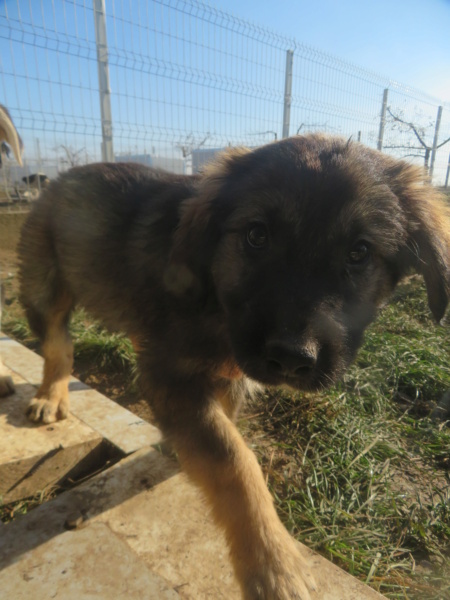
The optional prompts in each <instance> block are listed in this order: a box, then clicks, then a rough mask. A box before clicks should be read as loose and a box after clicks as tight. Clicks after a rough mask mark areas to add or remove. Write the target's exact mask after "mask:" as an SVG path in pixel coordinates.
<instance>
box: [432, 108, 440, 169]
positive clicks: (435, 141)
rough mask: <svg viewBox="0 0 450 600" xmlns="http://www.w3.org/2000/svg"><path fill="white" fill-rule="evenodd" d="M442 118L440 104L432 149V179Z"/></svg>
mask: <svg viewBox="0 0 450 600" xmlns="http://www.w3.org/2000/svg"><path fill="white" fill-rule="evenodd" d="M441 118H442V106H439V107H438V113H437V118H436V125H435V128H434V139H433V148H432V150H431V165H430V180H432V179H433V171H434V161H435V160H436V151H437V145H438V139H439V128H440V126H441Z"/></svg>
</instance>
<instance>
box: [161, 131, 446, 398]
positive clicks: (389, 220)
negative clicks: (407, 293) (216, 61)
mask: <svg viewBox="0 0 450 600" xmlns="http://www.w3.org/2000/svg"><path fill="white" fill-rule="evenodd" d="M172 265H175V267H176V268H175V271H174V272H176V273H179V274H180V279H179V280H178V282H177V283H176V285H175V286H174V287H173V289H174V291H175V292H176V293H177V294H179V295H181V296H183V295H186V296H188V295H191V297H195V298H200V297H205V296H207V297H208V298H209V299H210V300H211V298H213V301H214V302H213V303H214V304H215V305H216V306H218V307H219V309H220V310H221V311H222V312H223V314H224V318H225V321H226V325H227V331H228V332H229V338H230V343H231V347H232V349H233V352H234V355H235V358H236V360H237V362H238V364H239V366H240V367H241V369H242V370H243V371H244V372H245V373H246V374H247V375H248V376H250V377H251V378H254V379H256V380H259V381H261V382H263V383H268V384H277V385H278V384H283V383H285V384H288V385H290V386H292V387H296V388H303V389H316V388H318V387H321V386H323V385H326V384H328V383H332V382H333V381H335V380H336V378H337V377H339V376H340V375H341V374H342V373H343V371H344V370H345V368H346V367H347V366H348V364H349V363H350V361H351V360H352V358H353V357H354V355H355V353H356V350H357V348H358V347H359V345H360V343H361V340H362V335H363V332H364V329H365V328H366V326H367V325H368V324H369V323H370V322H371V321H372V320H373V318H374V317H375V315H376V312H377V308H378V307H379V306H380V305H381V304H382V303H383V302H384V301H385V300H386V299H387V297H388V296H389V294H390V293H391V292H392V290H393V289H394V287H395V285H396V284H397V282H398V281H399V280H400V279H401V278H402V277H403V276H404V275H406V274H407V273H408V272H409V271H410V270H412V269H415V270H416V271H418V272H420V273H421V274H422V275H423V276H424V279H425V282H426V286H427V291H428V299H429V305H430V308H431V311H432V313H433V315H434V316H435V318H436V320H438V321H439V320H440V319H441V318H442V317H443V315H444V311H445V309H446V306H447V302H448V298H449V289H450V276H449V273H450V225H449V214H448V210H447V209H446V208H445V205H444V204H443V203H442V202H441V201H440V200H439V198H437V197H436V192H435V191H433V190H432V188H430V187H428V186H427V185H426V184H424V182H423V176H422V173H421V171H420V170H419V169H417V168H415V167H412V166H410V165H408V164H407V163H404V162H400V161H397V160H395V159H392V158H390V157H387V156H384V155H382V154H380V153H378V152H376V151H373V150H370V149H368V148H365V147H364V146H361V145H360V144H353V143H346V142H345V141H343V140H341V139H336V138H327V137H323V136H318V135H312V136H307V137H296V138H290V139H288V140H283V141H281V142H278V143H274V144H271V145H268V146H265V147H263V148H259V149H257V150H254V151H251V152H250V151H244V150H239V151H236V152H232V153H230V154H228V155H225V156H223V157H222V158H221V159H220V160H219V161H218V162H217V163H216V164H215V165H213V166H212V167H211V168H210V169H209V170H208V171H207V173H206V174H205V176H204V178H203V180H202V182H201V184H200V188H199V193H198V195H197V196H196V197H195V198H192V199H190V200H189V201H187V202H186V204H185V208H184V214H183V216H182V221H181V225H180V228H179V230H178V232H177V235H176V240H175V245H174V253H173V257H172Z"/></svg>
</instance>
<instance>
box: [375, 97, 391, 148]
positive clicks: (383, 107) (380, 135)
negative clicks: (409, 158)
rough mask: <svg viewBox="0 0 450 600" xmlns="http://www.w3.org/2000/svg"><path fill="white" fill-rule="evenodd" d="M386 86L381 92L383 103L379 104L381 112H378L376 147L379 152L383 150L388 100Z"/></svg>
mask: <svg viewBox="0 0 450 600" xmlns="http://www.w3.org/2000/svg"><path fill="white" fill-rule="evenodd" d="M388 92H389V90H388V88H386V89H385V90H384V92H383V104H382V105H381V114H380V129H379V131H378V144H377V148H378V150H379V151H380V152H381V151H382V150H383V138H384V127H385V125H386V109H387V100H388Z"/></svg>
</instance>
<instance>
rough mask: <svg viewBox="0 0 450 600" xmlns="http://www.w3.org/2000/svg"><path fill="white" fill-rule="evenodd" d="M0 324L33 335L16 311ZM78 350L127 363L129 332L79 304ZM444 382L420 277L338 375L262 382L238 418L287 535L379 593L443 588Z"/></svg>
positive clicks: (448, 563) (442, 596)
mask: <svg viewBox="0 0 450 600" xmlns="http://www.w3.org/2000/svg"><path fill="white" fill-rule="evenodd" d="M4 328H5V330H6V331H7V332H9V333H11V334H13V335H14V336H15V337H17V338H18V339H20V340H22V341H23V342H24V343H26V344H27V345H31V346H33V344H35V341H33V339H32V338H31V336H30V333H29V331H28V328H27V326H26V323H25V321H24V320H23V319H22V318H21V317H20V315H17V314H15V315H14V316H13V315H12V314H8V311H7V312H6V314H5V319H4ZM71 329H72V334H73V337H74V345H75V354H76V357H77V358H78V359H86V360H92V361H95V362H96V363H97V364H98V365H99V369H103V370H104V371H105V372H111V371H114V372H115V373H116V372H117V371H123V372H124V374H125V375H126V374H130V373H132V372H133V371H134V368H135V357H134V353H133V350H132V348H131V345H130V343H129V341H128V340H126V339H125V338H123V337H121V336H119V335H110V334H107V333H106V332H105V331H104V330H103V329H102V328H100V327H99V326H98V325H97V324H95V323H92V322H91V321H89V319H88V318H87V316H86V315H85V314H84V312H83V311H77V312H76V314H75V318H74V320H73V323H72V326H71ZM449 389H450V327H449V325H448V324H447V325H444V326H436V325H435V324H434V323H433V322H432V320H431V317H430V315H429V310H428V306H427V302H426V294H425V292H424V289H423V287H422V284H421V282H420V281H419V280H418V279H417V278H413V279H411V280H410V281H409V282H407V283H406V284H404V285H403V286H401V287H400V288H399V290H398V292H397V293H396V295H395V297H394V298H393V301H392V302H391V304H390V305H389V306H387V307H386V308H385V309H384V310H383V311H382V314H381V315H380V318H379V319H378V321H377V322H376V323H375V324H374V325H373V326H372V327H371V328H370V329H369V331H368V332H367V335H366V339H365V344H364V346H363V348H362V349H361V351H360V353H359V355H358V359H357V361H356V363H355V364H354V365H353V366H352V368H351V369H350V370H349V372H348V374H347V375H346V377H345V380H344V381H343V382H342V383H341V384H339V385H337V386H335V387H333V388H332V389H330V390H327V391H325V392H323V393H321V394H317V395H313V394H309V395H308V394H306V395H305V394H297V393H288V392H286V391H284V390H281V389H278V390H268V391H266V393H265V394H264V395H262V396H261V397H260V398H259V399H258V400H256V401H255V402H254V403H253V404H252V405H251V406H249V407H247V409H246V411H245V413H244V415H243V417H242V418H241V420H240V426H241V429H242V430H243V432H244V434H245V436H246V439H247V440H248V441H249V443H250V445H251V447H252V448H253V449H254V450H255V452H256V453H257V455H258V457H259V459H260V462H261V464H262V466H263V470H264V473H265V475H266V477H267V479H268V485H269V487H270V488H271V491H272V493H273V495H274V497H275V501H276V504H277V508H278V511H279V514H280V516H281V518H282V519H283V521H284V523H285V524H286V526H287V528H288V529H289V530H290V531H291V532H292V534H293V535H294V536H296V537H297V538H298V539H300V540H302V541H303V542H305V543H306V544H307V545H308V546H310V547H313V548H315V549H316V550H317V551H318V552H320V553H321V554H323V555H324V556H325V557H327V558H328V559H330V560H332V561H333V562H335V563H337V564H338V565H340V566H341V567H343V568H344V569H345V570H347V571H348V572H350V573H351V574H353V575H355V576H356V577H358V578H359V579H361V580H362V581H365V582H368V583H369V585H371V586H373V587H374V588H375V589H377V590H379V591H380V592H381V593H383V594H384V595H386V596H387V597H388V598H392V599H394V598H402V599H411V600H419V599H420V600H423V599H426V600H449V599H450V577H449V575H448V574H449V573H450V491H449V479H450V478H449V467H450V427H448V424H446V423H436V422H433V421H431V420H430V419H429V418H428V416H427V415H428V414H429V412H430V409H431V408H432V407H433V406H434V405H435V403H436V402H437V401H438V400H439V399H440V397H441V396H442V394H443V393H444V392H445V391H446V390H449Z"/></svg>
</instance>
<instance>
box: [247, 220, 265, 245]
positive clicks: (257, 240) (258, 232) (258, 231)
mask: <svg viewBox="0 0 450 600" xmlns="http://www.w3.org/2000/svg"><path fill="white" fill-rule="evenodd" d="M268 241H269V233H268V231H267V227H266V226H265V225H264V224H263V223H251V224H250V225H249V226H248V228H247V242H248V244H249V245H250V246H251V247H252V248H263V247H264V246H265V245H266V244H267V242H268Z"/></svg>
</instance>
